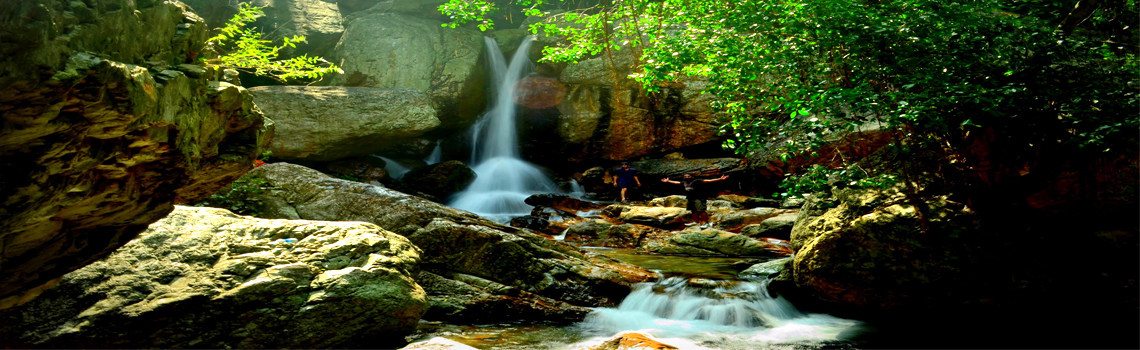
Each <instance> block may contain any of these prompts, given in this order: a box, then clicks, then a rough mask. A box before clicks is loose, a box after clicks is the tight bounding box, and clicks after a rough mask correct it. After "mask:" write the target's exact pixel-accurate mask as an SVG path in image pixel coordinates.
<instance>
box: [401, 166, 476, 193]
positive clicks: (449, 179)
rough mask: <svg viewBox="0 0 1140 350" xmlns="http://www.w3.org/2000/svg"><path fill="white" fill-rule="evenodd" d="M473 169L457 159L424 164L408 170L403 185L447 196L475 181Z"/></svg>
mask: <svg viewBox="0 0 1140 350" xmlns="http://www.w3.org/2000/svg"><path fill="white" fill-rule="evenodd" d="M475 176H476V175H475V171H474V170H471V168H469V167H467V164H464V163H463V162H460V161H458V160H448V161H444V162H440V163H436V164H430V165H425V166H422V167H418V168H415V169H412V170H411V171H408V172H407V173H405V174H404V177H403V178H401V180H402V181H403V182H404V185H406V186H408V187H410V188H412V189H414V190H416V191H419V192H423V193H427V194H430V195H432V196H435V197H437V198H447V197H448V196H450V195H451V194H453V193H456V192H459V191H462V190H463V189H464V188H467V185H470V184H471V182H473V181H475Z"/></svg>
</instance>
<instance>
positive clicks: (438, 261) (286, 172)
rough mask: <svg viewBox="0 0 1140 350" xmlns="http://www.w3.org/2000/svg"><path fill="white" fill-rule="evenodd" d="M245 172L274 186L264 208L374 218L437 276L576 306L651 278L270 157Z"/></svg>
mask: <svg viewBox="0 0 1140 350" xmlns="http://www.w3.org/2000/svg"><path fill="white" fill-rule="evenodd" d="M248 177H249V178H259V179H264V180H266V182H267V183H268V185H270V186H273V187H274V188H275V189H274V190H271V191H266V192H265V193H264V194H263V195H262V196H260V197H259V199H260V200H261V201H262V202H263V203H266V205H267V206H268V207H267V208H265V209H263V210H262V212H263V213H267V214H269V215H273V216H274V217H282V218H304V219H315V220H332V221H365V222H370V223H374V224H376V225H379V226H380V227H384V228H385V229H388V230H390V231H393V232H396V233H398V234H401V235H404V236H406V237H409V239H411V240H412V242H413V243H414V244H416V245H417V246H418V247H420V248H421V249H423V251H424V256H423V264H424V265H423V269H424V270H425V271H428V272H432V273H435V274H437V275H440V276H450V275H451V274H453V273H460V274H464V275H471V276H476V277H479V278H482V279H486V280H489V281H493V282H495V283H498V284H502V285H505V286H510V287H512V288H516V289H518V290H521V291H526V292H528V293H532V294H535V295H539V296H542V297H546V298H551V299H555V300H560V301H563V302H567V303H570V304H573V305H577V306H600V305H610V304H613V303H616V302H617V301H618V300H620V299H621V298H622V297H624V296H625V294H626V293H628V292H629V288H630V285H631V284H632V283H636V282H642V281H646V280H651V279H654V278H656V274H654V273H652V272H650V271H647V270H645V269H642V268H639V267H635V266H632V265H628V264H625V263H621V262H618V261H616V260H612V259H606V258H603V257H598V256H595V255H593V254H587V253H583V252H581V251H579V250H577V249H576V248H573V247H571V246H569V245H567V244H565V243H560V242H554V241H551V240H549V239H547V238H545V237H543V236H540V235H538V234H535V233H532V232H530V231H528V230H524V229H518V228H514V227H510V226H505V225H502V224H498V223H495V222H493V221H490V220H487V219H484V218H482V217H479V216H476V215H474V214H471V213H468V212H465V211H461V210H456V209H453V208H450V207H447V206H444V205H440V204H438V203H434V202H431V201H428V200H425V199H422V198H419V197H415V196H410V195H407V194H404V193H400V192H396V191H393V190H391V189H387V188H384V187H380V186H373V185H368V184H363V183H358V182H353V181H346V180H341V179H336V178H332V177H329V176H326V175H323V174H321V173H320V172H317V171H315V170H312V169H308V168H305V167H302V166H298V165H293V164H287V163H274V164H269V165H265V166H262V167H259V168H257V169H255V170H254V171H252V172H250V173H249V175H248ZM488 292H489V293H492V294H496V293H494V292H493V291H488ZM445 314H446V313H445Z"/></svg>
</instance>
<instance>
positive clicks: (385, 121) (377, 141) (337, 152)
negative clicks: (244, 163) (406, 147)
mask: <svg viewBox="0 0 1140 350" xmlns="http://www.w3.org/2000/svg"><path fill="white" fill-rule="evenodd" d="M250 92H252V93H253V96H254V100H256V101H257V103H258V105H259V106H261V107H262V110H263V111H265V114H266V115H267V116H268V117H270V118H273V120H274V121H275V122H276V123H277V124H276V125H277V132H276V137H275V138H274V139H273V143H272V144H271V145H270V150H271V151H273V157H275V158H280V159H283V160H286V161H290V160H292V161H332V160H337V159H342V158H348V157H354V156H365V155H369V154H373V153H376V152H378V151H380V150H382V149H384V147H386V146H389V145H391V144H394V143H397V142H400V141H405V140H411V139H413V138H415V137H416V136H420V135H422V134H423V133H426V132H428V131H431V130H434V129H435V128H436V127H438V126H439V125H440V124H439V119H437V118H436V110H435V109H434V108H433V107H432V103H431V100H430V98H429V97H428V96H427V95H425V94H424V93H423V92H422V91H420V90H416V89H374V88H359V87H340V86H259V87H255V88H251V89H250Z"/></svg>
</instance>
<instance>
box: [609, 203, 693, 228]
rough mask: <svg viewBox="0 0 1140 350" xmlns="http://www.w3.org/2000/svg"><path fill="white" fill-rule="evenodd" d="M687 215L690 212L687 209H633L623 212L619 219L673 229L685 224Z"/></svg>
mask: <svg viewBox="0 0 1140 350" xmlns="http://www.w3.org/2000/svg"><path fill="white" fill-rule="evenodd" d="M686 213H688V211H687V210H685V208H673V207H632V208H630V210H629V211H625V212H622V213H621V215H620V216H619V217H618V219H620V220H621V221H624V222H628V223H635V224H642V225H647V226H653V227H661V228H671V227H676V226H678V225H680V224H682V223H684V220H685V218H684V217H685V214H686Z"/></svg>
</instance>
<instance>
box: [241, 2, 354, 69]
mask: <svg viewBox="0 0 1140 350" xmlns="http://www.w3.org/2000/svg"><path fill="white" fill-rule="evenodd" d="M250 3H251V4H253V5H254V6H257V7H260V8H261V10H262V11H265V16H263V17H261V18H258V19H257V21H256V22H254V23H253V24H251V25H253V26H257V27H259V29H260V30H261V31H262V32H263V33H273V37H277V36H281V37H292V36H294V35H303V36H305V42H300V43H297V44H296V45H297V47H295V48H285V49H283V50H282V52H281V53H282V55H283V56H285V57H294V56H300V55H302V54H305V55H309V56H318V57H329V54H330V53H332V49H333V47H335V46H336V43H337V42H338V41H340V37H341V35H343V34H344V25H343V23H342V22H343V20H342V18H341V13H340V9H339V8H338V7H337V5H336V3H335V1H321V0H251V1H250Z"/></svg>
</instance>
